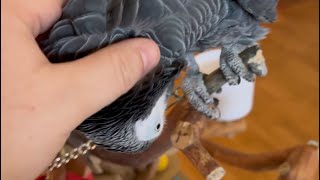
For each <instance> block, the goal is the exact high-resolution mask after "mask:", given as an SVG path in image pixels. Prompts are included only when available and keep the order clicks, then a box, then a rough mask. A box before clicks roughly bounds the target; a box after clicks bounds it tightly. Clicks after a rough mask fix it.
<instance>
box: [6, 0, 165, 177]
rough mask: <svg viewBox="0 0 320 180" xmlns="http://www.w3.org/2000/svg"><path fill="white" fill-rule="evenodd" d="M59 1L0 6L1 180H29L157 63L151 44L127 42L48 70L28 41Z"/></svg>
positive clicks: (55, 13) (53, 15) (11, 1)
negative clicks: (80, 128)
mask: <svg viewBox="0 0 320 180" xmlns="http://www.w3.org/2000/svg"><path fill="white" fill-rule="evenodd" d="M63 3H64V1H63V0H33V1H32V2H31V1H28V2H27V1H23V0H2V1H1V38H2V39H1V171H2V173H1V179H6V180H11V179H12V180H18V179H19V180H20V179H27V180H32V179H35V178H36V177H37V176H38V175H39V174H40V173H41V172H43V171H44V170H45V169H46V168H47V166H48V165H49V164H50V162H51V161H52V160H53V159H54V157H55V155H56V154H57V152H58V151H59V150H60V149H61V147H62V146H63V144H64V143H65V141H66V139H67V138H68V136H69V134H70V133H71V131H72V130H73V129H74V128H75V127H76V126H77V125H79V124H80V123H81V122H82V121H83V120H84V119H86V118H87V117H89V116H90V115H92V114H93V113H95V112H97V111H98V110H99V109H101V108H103V107H104V106H106V105H108V104H110V103H111V102H112V101H114V100H115V99H117V98H118V97H119V96H120V95H122V94H123V93H125V92H127V91H128V90H129V89H130V88H131V87H132V86H133V85H134V84H135V83H136V82H137V81H138V80H139V79H140V78H141V77H142V76H144V75H145V74H146V73H147V72H148V71H149V70H150V69H152V68H153V67H154V66H155V65H156V64H157V63H158V61H159V56H160V53H159V49H158V47H157V45H156V44H155V43H154V42H152V41H151V40H147V39H134V40H127V41H124V42H121V43H118V44H115V45H112V46H109V47H107V48H104V49H101V50H100V51H98V52H96V53H94V54H91V55H89V56H87V57H84V58H82V59H79V60H77V61H73V62H68V63H62V64H51V63H50V62H49V61H48V59H47V58H46V57H45V55H44V54H43V53H42V52H41V50H40V49H39V47H38V45H37V43H36V41H35V37H37V36H38V35H39V34H41V33H43V32H45V31H46V30H47V29H48V28H49V27H50V26H51V25H52V24H53V23H54V22H55V21H56V20H57V19H58V17H59V16H60V13H61V7H63Z"/></svg>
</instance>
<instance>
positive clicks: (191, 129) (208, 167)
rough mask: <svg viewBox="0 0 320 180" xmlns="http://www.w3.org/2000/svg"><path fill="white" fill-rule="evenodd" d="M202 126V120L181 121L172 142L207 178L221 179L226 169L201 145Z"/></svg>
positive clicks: (211, 179)
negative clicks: (193, 122)
mask: <svg viewBox="0 0 320 180" xmlns="http://www.w3.org/2000/svg"><path fill="white" fill-rule="evenodd" d="M202 128H203V122H202V121H198V122H196V123H195V124H191V123H189V122H179V124H178V126H177V130H176V132H175V133H174V134H173V135H172V144H173V146H174V147H176V148H178V149H180V150H181V151H182V152H183V154H184V155H185V156H186V157H187V158H188V159H189V160H190V161H191V162H192V164H193V165H194V166H195V167H196V168H197V169H198V170H199V171H200V173H201V174H202V175H203V176H204V177H206V179H207V180H220V179H221V178H222V177H223V176H224V174H225V171H224V169H223V168H222V167H220V166H219V164H218V163H217V162H216V161H215V160H214V159H213V158H212V157H211V156H210V154H209V153H208V152H207V150H206V149H205V148H204V147H203V146H202V145H201V143H200V131H201V129H202Z"/></svg>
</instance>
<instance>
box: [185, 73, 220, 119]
mask: <svg viewBox="0 0 320 180" xmlns="http://www.w3.org/2000/svg"><path fill="white" fill-rule="evenodd" d="M182 87H183V90H184V92H185V94H186V97H187V98H188V100H189V103H190V104H191V105H192V106H193V107H194V108H195V109H196V110H197V111H199V112H201V113H203V114H205V115H206V116H207V117H209V118H211V119H216V118H219V116H220V115H219V114H220V112H219V110H218V108H217V105H218V102H219V101H218V100H217V99H214V98H212V97H211V96H210V94H209V93H208V91H207V88H206V86H205V85H204V81H203V76H202V74H201V73H196V74H193V75H191V74H189V75H187V77H186V78H185V79H184V82H183V85H182Z"/></svg>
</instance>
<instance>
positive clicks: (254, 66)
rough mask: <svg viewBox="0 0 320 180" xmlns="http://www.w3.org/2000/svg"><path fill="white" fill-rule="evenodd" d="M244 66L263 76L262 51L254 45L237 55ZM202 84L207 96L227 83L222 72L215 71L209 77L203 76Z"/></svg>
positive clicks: (264, 72)
mask: <svg viewBox="0 0 320 180" xmlns="http://www.w3.org/2000/svg"><path fill="white" fill-rule="evenodd" d="M239 57H240V58H241V59H242V61H243V62H244V64H245V65H246V66H247V67H248V68H249V69H250V70H251V71H253V72H254V73H255V74H256V75H258V76H265V75H266V73H267V70H266V66H265V59H264V57H263V55H262V50H261V49H260V48H259V46H257V45H255V46H252V47H250V48H247V49H246V50H244V51H242V52H241V53H240V54H239ZM204 82H205V85H206V87H207V90H208V92H209V94H212V93H214V92H217V91H219V89H220V88H221V87H222V86H223V85H224V84H226V83H227V80H226V79H225V77H224V75H223V73H222V71H221V70H220V69H217V70H215V71H214V72H212V73H210V74H209V75H204Z"/></svg>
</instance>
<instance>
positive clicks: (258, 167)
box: [201, 140, 319, 180]
mask: <svg viewBox="0 0 320 180" xmlns="http://www.w3.org/2000/svg"><path fill="white" fill-rule="evenodd" d="M201 142H202V144H203V145H204V147H205V148H206V149H207V150H208V152H209V153H210V154H211V156H212V157H214V158H215V159H217V160H219V161H220V162H225V163H228V164H230V165H232V166H236V167H239V168H242V169H247V170H251V171H265V170H274V169H279V168H280V169H281V175H280V179H281V180H289V179H312V178H311V177H314V175H315V172H316V171H317V169H318V166H319V147H318V146H315V145H310V144H307V145H301V146H296V147H293V148H289V149H284V150H279V151H274V152H268V153H260V154H246V153H241V152H237V151H234V150H231V149H228V148H225V147H223V146H221V145H217V144H215V143H212V142H210V141H207V140H202V141H201Z"/></svg>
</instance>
